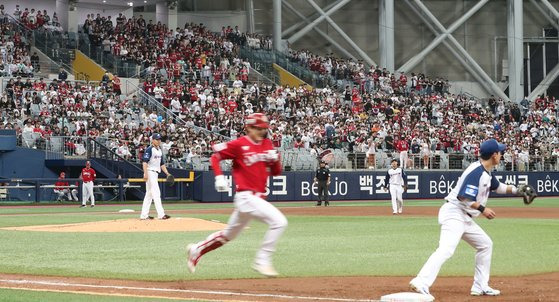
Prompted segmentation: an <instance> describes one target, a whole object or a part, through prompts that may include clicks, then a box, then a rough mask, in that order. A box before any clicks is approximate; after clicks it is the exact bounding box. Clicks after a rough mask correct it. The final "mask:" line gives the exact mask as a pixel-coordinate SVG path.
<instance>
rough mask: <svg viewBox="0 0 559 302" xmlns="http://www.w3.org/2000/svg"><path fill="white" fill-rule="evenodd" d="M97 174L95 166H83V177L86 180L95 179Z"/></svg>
mask: <svg viewBox="0 0 559 302" xmlns="http://www.w3.org/2000/svg"><path fill="white" fill-rule="evenodd" d="M95 177H97V175H96V174H95V170H93V168H83V169H82V179H83V181H84V182H88V181H94V180H95Z"/></svg>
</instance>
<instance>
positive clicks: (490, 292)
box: [470, 287, 501, 296]
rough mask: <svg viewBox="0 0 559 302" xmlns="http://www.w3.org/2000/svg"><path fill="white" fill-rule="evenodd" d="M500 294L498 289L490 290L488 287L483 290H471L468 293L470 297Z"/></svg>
mask: <svg viewBox="0 0 559 302" xmlns="http://www.w3.org/2000/svg"><path fill="white" fill-rule="evenodd" d="M500 294H501V291H500V290H498V289H492V288H491V287H488V288H486V289H484V290H477V289H475V290H474V289H473V290H472V291H471V292H470V295H472V296H498V295H500Z"/></svg>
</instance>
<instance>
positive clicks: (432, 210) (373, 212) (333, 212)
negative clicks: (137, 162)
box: [168, 202, 559, 219]
mask: <svg viewBox="0 0 559 302" xmlns="http://www.w3.org/2000/svg"><path fill="white" fill-rule="evenodd" d="M340 204H342V205H343V203H342V202H340ZM331 205H332V206H330V207H324V206H322V207H318V206H312V207H279V208H278V209H279V210H280V211H282V213H284V214H285V215H287V216H288V217H289V216H290V215H308V216H321V215H324V216H392V208H391V207H389V206H386V207H381V206H336V203H335V202H331ZM439 209H440V207H418V206H406V205H405V204H404V213H403V215H404V216H437V215H438V214H439ZM492 209H493V210H495V213H497V218H547V219H559V208H536V207H529V206H526V207H518V208H516V207H515V208H512V207H511V208H509V207H494V208H492ZM168 212H174V213H181V214H182V213H184V214H208V213H219V214H229V213H231V212H233V209H197V210H184V211H182V210H175V211H168Z"/></svg>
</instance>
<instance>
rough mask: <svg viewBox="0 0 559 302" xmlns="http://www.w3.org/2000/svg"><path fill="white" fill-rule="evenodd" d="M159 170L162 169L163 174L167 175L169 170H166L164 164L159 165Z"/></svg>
mask: <svg viewBox="0 0 559 302" xmlns="http://www.w3.org/2000/svg"><path fill="white" fill-rule="evenodd" d="M161 171H163V173H165V175H167V176H169V171H167V167H166V166H165V165H161Z"/></svg>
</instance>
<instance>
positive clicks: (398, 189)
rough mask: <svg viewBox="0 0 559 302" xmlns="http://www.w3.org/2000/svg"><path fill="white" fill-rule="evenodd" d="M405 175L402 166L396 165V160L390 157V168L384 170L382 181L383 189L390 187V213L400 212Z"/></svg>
mask: <svg viewBox="0 0 559 302" xmlns="http://www.w3.org/2000/svg"><path fill="white" fill-rule="evenodd" d="M406 182H407V175H406V173H405V172H404V170H403V169H402V168H399V167H398V160H397V159H395V158H394V159H392V161H391V162H390V169H388V172H386V178H385V181H384V187H385V189H388V188H389V187H390V197H391V199H392V215H396V214H402V210H403V207H404V199H403V198H402V194H403V193H404V191H405V190H406V189H407V185H406Z"/></svg>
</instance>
